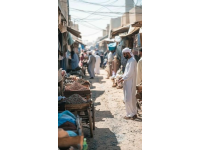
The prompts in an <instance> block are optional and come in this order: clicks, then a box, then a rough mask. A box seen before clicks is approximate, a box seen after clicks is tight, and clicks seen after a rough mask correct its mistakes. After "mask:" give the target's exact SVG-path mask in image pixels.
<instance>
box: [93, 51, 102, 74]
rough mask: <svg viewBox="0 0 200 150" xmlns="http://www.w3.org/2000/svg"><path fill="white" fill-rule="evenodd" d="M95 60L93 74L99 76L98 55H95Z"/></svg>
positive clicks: (99, 60)
mask: <svg viewBox="0 0 200 150" xmlns="http://www.w3.org/2000/svg"><path fill="white" fill-rule="evenodd" d="M95 58H96V63H95V68H94V73H95V74H100V63H101V58H100V56H99V54H98V53H97V54H96V55H95Z"/></svg>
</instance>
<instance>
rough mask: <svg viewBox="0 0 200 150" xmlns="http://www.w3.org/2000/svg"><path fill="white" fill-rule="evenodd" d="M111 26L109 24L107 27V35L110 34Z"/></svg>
mask: <svg viewBox="0 0 200 150" xmlns="http://www.w3.org/2000/svg"><path fill="white" fill-rule="evenodd" d="M109 28H110V25H109V24H107V27H106V35H108V34H109Z"/></svg>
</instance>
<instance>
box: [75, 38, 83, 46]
mask: <svg viewBox="0 0 200 150" xmlns="http://www.w3.org/2000/svg"><path fill="white" fill-rule="evenodd" d="M75 41H76V42H78V43H80V44H82V45H85V46H86V44H83V42H82V41H80V40H78V39H76V40H75Z"/></svg>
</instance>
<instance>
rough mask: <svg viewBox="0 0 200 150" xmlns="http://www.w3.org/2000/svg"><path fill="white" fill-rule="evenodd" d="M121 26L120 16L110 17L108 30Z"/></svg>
mask: <svg viewBox="0 0 200 150" xmlns="http://www.w3.org/2000/svg"><path fill="white" fill-rule="evenodd" d="M120 26H121V17H118V18H111V20H110V30H112V29H116V28H119V27H120Z"/></svg>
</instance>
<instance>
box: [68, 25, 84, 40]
mask: <svg viewBox="0 0 200 150" xmlns="http://www.w3.org/2000/svg"><path fill="white" fill-rule="evenodd" d="M67 31H69V32H70V33H71V34H73V35H75V36H76V37H79V38H81V35H80V34H81V32H79V31H77V30H74V29H72V28H70V27H67Z"/></svg>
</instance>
